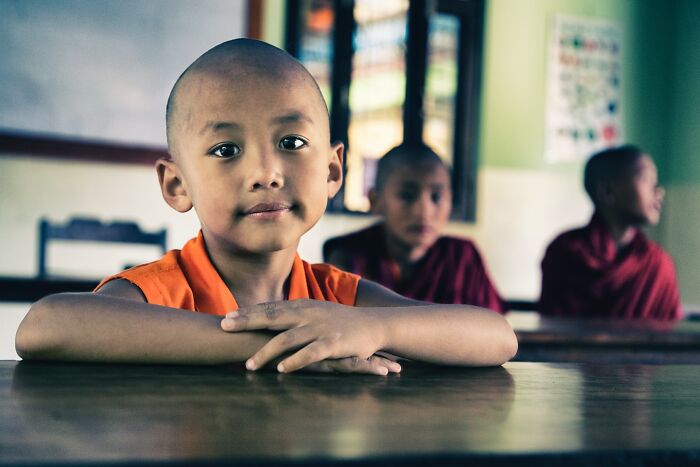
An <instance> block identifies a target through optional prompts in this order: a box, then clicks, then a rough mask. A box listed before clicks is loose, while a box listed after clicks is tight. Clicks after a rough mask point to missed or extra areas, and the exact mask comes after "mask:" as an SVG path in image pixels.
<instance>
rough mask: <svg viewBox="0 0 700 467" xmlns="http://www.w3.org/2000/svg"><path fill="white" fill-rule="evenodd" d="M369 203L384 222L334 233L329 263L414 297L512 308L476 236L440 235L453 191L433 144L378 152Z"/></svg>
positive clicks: (328, 246) (325, 250) (327, 248)
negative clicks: (502, 295)
mask: <svg viewBox="0 0 700 467" xmlns="http://www.w3.org/2000/svg"><path fill="white" fill-rule="evenodd" d="M370 205H371V210H372V212H373V213H374V214H377V215H379V216H381V217H382V221H381V222H380V223H378V224H375V225H373V226H371V227H369V228H366V229H364V230H360V231H359V232H354V233H351V234H349V235H345V236H342V237H336V238H332V239H330V240H328V241H327V242H326V243H325V244H324V246H323V256H324V260H325V261H326V262H328V263H331V264H334V265H336V266H338V267H340V268H341V269H344V270H347V271H350V272H354V273H355V274H359V275H361V276H362V277H364V278H366V279H369V280H372V281H375V282H378V283H380V284H381V285H383V286H384V287H387V288H389V289H391V290H393V291H395V292H398V293H399V294H401V295H403V296H405V297H409V298H413V299H415V300H422V301H426V302H434V303H464V304H468V305H475V306H480V307H483V308H490V309H492V310H495V311H505V306H504V303H503V301H502V300H501V298H500V297H499V295H498V292H496V289H495V287H494V286H493V284H492V283H491V279H490V278H489V275H488V273H487V272H486V265H485V264H484V262H483V260H482V259H481V255H480V254H479V251H478V250H477V249H476V246H475V245H474V243H472V242H470V241H469V240H466V239H463V238H455V237H447V236H441V235H440V231H441V230H442V228H443V227H444V226H445V224H446V223H447V220H448V218H449V216H450V211H451V209H452V191H451V186H450V173H449V170H448V169H447V167H446V166H445V164H444V163H443V162H442V160H441V159H440V157H439V156H438V155H437V154H435V152H434V151H433V150H432V149H430V148H429V147H428V146H426V145H425V144H420V145H419V146H414V147H409V146H405V145H402V146H398V147H395V148H394V149H392V150H391V151H389V152H388V153H386V154H385V155H384V156H383V157H382V158H381V159H379V162H378V164H377V177H376V182H375V186H374V188H373V189H372V190H371V192H370Z"/></svg>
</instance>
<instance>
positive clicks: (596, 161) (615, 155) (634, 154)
mask: <svg viewBox="0 0 700 467" xmlns="http://www.w3.org/2000/svg"><path fill="white" fill-rule="evenodd" d="M644 154H645V153H644V151H642V150H641V149H640V148H638V147H637V146H632V145H626V146H618V147H614V148H609V149H605V150H603V151H600V152H598V153H596V154H594V155H592V156H591V158H590V159H588V162H587V163H586V167H585V169H584V175H583V185H584V188H585V189H586V192H587V193H588V196H590V198H591V200H592V201H593V204H595V205H598V202H599V200H598V187H599V186H600V184H601V183H615V182H620V181H621V180H622V179H623V177H624V176H625V175H626V174H627V173H628V172H629V171H630V170H633V169H634V168H635V167H636V164H637V161H639V160H640V159H641V158H642V157H643V156H644Z"/></svg>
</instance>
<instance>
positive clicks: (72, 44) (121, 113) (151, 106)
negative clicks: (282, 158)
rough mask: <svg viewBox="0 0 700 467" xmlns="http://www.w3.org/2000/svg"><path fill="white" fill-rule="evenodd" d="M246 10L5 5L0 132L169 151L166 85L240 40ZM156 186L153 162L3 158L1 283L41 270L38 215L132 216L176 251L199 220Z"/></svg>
mask: <svg viewBox="0 0 700 467" xmlns="http://www.w3.org/2000/svg"><path fill="white" fill-rule="evenodd" d="M246 5H247V4H246V2H245V1H244V0H239V1H228V0H206V1H202V2H197V3H193V2H188V1H186V0H151V1H148V2H142V1H140V0H123V1H118V2H117V1H111V0H82V1H81V0H60V1H55V2H47V1H40V0H39V1H37V0H22V1H18V0H0V43H2V44H5V48H4V51H3V59H2V60H1V61H0V82H1V83H2V84H3V85H2V86H1V87H0V102H2V107H1V108H0V128H1V129H3V130H10V131H20V132H21V131H29V132H39V133H49V134H57V135H66V136H69V137H77V138H87V139H98V140H105V141H112V142H120V143H127V144H139V145H149V146H156V147H165V144H166V142H165V118H164V113H165V102H166V100H167V96H168V93H169V92H170V88H171V87H172V85H173V83H174V82H175V80H176V79H177V77H178V76H179V74H180V73H181V72H182V70H184V68H185V67H186V66H187V65H189V63H191V62H192V60H194V59H195V58H196V57H197V56H199V55H200V54H201V53H202V52H204V51H205V50H207V49H208V48H209V47H211V45H212V44H216V43H218V42H222V41H224V40H227V39H232V38H235V37H240V36H242V35H243V33H244V31H245V26H246V25H245V20H246ZM156 180H157V179H156V176H155V171H154V169H153V168H152V167H149V166H141V165H125V164H103V163H85V162H77V161H70V160H69V161H66V160H50V159H42V158H30V157H17V156H13V155H12V154H3V155H0V225H2V226H3V228H2V229H0V242H2V244H3V246H4V248H3V249H1V250H0V275H14V276H33V275H34V274H36V270H37V266H36V264H37V260H36V254H37V247H36V245H37V224H38V220H39V218H40V217H48V218H50V219H52V220H53V221H63V220H66V219H68V218H69V217H71V216H74V215H82V216H87V217H97V218H99V219H102V220H104V221H111V220H134V221H137V222H139V223H140V224H141V225H142V226H143V227H144V228H146V229H159V228H163V227H166V228H168V231H169V232H168V233H169V238H168V243H169V245H170V246H171V247H173V248H174V247H176V246H181V245H182V243H183V241H184V240H185V239H187V238H189V237H190V236H192V234H193V232H196V229H197V222H196V219H195V218H194V215H192V214H188V215H184V216H183V215H177V214H176V213H175V212H174V211H171V210H170V209H169V208H168V207H167V206H166V205H165V204H164V202H163V200H162V197H161V195H160V192H159V190H158V188H157V184H156ZM7 226H11V228H8V227H7ZM80 261H89V258H81V257H76V262H78V263H80Z"/></svg>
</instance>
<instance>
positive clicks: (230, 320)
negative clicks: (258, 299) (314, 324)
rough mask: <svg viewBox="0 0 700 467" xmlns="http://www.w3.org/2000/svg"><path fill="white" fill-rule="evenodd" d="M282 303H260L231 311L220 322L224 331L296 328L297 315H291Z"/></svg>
mask: <svg viewBox="0 0 700 467" xmlns="http://www.w3.org/2000/svg"><path fill="white" fill-rule="evenodd" d="M282 303H284V302H270V303H261V304H259V305H254V306H251V307H247V308H246V309H240V310H238V311H232V312H229V313H227V314H226V317H225V318H224V319H223V320H221V329H223V330H224V331H254V330H260V329H271V330H274V331H280V330H283V329H289V328H292V327H294V326H297V325H298V324H299V323H300V322H301V318H300V316H299V314H298V313H292V312H290V311H289V310H288V309H285V308H284V305H282Z"/></svg>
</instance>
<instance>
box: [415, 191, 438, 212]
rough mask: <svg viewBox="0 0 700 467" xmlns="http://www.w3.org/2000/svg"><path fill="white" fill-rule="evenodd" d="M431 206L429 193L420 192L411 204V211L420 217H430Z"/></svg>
mask: <svg viewBox="0 0 700 467" xmlns="http://www.w3.org/2000/svg"><path fill="white" fill-rule="evenodd" d="M432 208H433V203H432V200H431V199H430V193H421V196H420V197H419V198H418V200H416V202H415V203H414V204H413V212H414V213H416V214H418V215H420V216H421V217H430V212H431V209H432Z"/></svg>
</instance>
